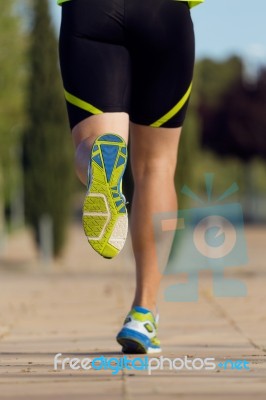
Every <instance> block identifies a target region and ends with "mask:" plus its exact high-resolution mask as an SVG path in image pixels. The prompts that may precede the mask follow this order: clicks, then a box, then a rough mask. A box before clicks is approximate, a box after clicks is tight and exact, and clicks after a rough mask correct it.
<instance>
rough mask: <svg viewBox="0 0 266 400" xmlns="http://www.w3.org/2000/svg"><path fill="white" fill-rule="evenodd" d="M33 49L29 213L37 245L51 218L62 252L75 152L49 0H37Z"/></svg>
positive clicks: (27, 165)
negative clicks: (41, 226) (41, 229)
mask: <svg viewBox="0 0 266 400" xmlns="http://www.w3.org/2000/svg"><path fill="white" fill-rule="evenodd" d="M32 5H33V16H32V17H33V21H32V31H31V44H30V51H29V82H28V96H29V97H28V106H27V115H28V126H27V130H26V132H25V136H24V158H23V160H24V169H25V205H26V217H27V220H28V222H29V223H30V225H31V226H32V228H33V230H34V233H35V238H36V241H37V244H39V242H40V232H39V223H40V220H41V219H42V217H43V216H46V215H48V216H49V217H50V218H51V221H52V226H53V239H54V242H53V251H54V255H55V256H57V255H59V254H60V252H61V250H62V248H63V244H64V240H65V233H66V228H67V224H68V221H69V216H70V210H71V192H72V189H73V179H72V177H73V176H72V172H71V171H72V150H71V141H70V135H69V134H68V131H69V128H68V126H67V123H66V112H65V105H64V100H63V90H62V87H61V80H60V77H59V71H58V56H57V40H56V37H55V32H54V28H53V26H52V23H51V18H50V14H49V6H48V2H47V0H42V1H40V0H33V3H32Z"/></svg>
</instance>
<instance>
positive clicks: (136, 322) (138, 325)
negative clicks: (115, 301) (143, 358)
mask: <svg viewBox="0 0 266 400" xmlns="http://www.w3.org/2000/svg"><path fill="white" fill-rule="evenodd" d="M158 322H159V314H157V316H156V317H154V315H153V313H152V312H151V311H149V310H147V309H146V308H144V307H138V306H136V307H133V308H132V310H131V311H130V312H129V313H128V315H127V317H126V319H125V321H124V325H123V327H122V329H121V330H120V331H119V333H118V334H117V336H116V340H117V342H118V343H119V344H121V346H122V352H123V353H126V354H146V353H148V354H151V353H160V352H161V346H160V340H159V339H158V338H157V329H158Z"/></svg>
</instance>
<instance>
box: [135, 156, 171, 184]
mask: <svg viewBox="0 0 266 400" xmlns="http://www.w3.org/2000/svg"><path fill="white" fill-rule="evenodd" d="M175 169H176V161H175V160H169V159H160V158H158V159H157V158H154V159H148V160H143V161H142V162H139V163H138V165H135V166H134V165H132V173H133V178H134V182H135V183H141V182H146V181H147V180H151V179H156V180H157V181H167V182H169V180H170V181H171V180H173V179H174V176H175Z"/></svg>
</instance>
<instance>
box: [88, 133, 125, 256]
mask: <svg viewBox="0 0 266 400" xmlns="http://www.w3.org/2000/svg"><path fill="white" fill-rule="evenodd" d="M126 163H127V146H126V143H125V141H124V140H123V139H122V138H121V137H120V136H118V135H114V134H107V135H102V136H100V137H98V138H97V139H96V141H95V142H94V144H93V147H92V152H91V163H90V184H89V188H88V191H87V194H86V197H85V200H84V204H83V217H82V223H83V229H84V232H85V235H86V236H87V239H88V241H89V243H90V245H91V246H92V248H93V249H94V250H95V251H96V252H97V253H99V254H100V255H101V256H103V257H105V258H113V257H115V256H116V255H117V254H118V253H119V252H120V251H121V250H122V248H123V246H124V244H125V241H126V237H127V231H128V217H127V210H126V206H125V199H124V197H123V195H122V192H121V182H122V177H123V174H124V171H125V167H126Z"/></svg>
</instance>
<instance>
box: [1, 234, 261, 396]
mask: <svg viewBox="0 0 266 400" xmlns="http://www.w3.org/2000/svg"><path fill="white" fill-rule="evenodd" d="M18 235H20V234H18ZM246 235H247V240H248V249H249V258H250V264H249V266H248V267H245V268H243V267H242V268H237V269H232V271H233V272H231V274H233V276H236V275H237V277H238V278H240V279H242V280H243V281H244V282H245V283H246V284H247V286H248V292H249V294H248V296H247V297H245V298H235V299H233V298H227V299H221V298H215V297H213V296H212V278H211V275H210V274H208V273H205V274H204V273H202V274H201V279H200V298H199V301H198V302H196V303H169V302H165V301H164V299H163V292H164V290H165V288H166V287H167V286H168V285H169V284H171V283H173V282H175V281H176V277H173V276H168V277H165V278H164V281H163V284H162V290H161V299H160V315H161V319H160V335H159V337H160V339H161V342H162V346H163V353H162V355H163V356H164V357H168V358H170V359H171V360H174V359H175V358H184V357H185V356H187V357H188V359H189V360H191V359H193V358H196V357H202V358H206V357H214V358H215V361H216V363H217V364H218V363H219V362H224V361H225V360H226V359H232V360H238V359H242V360H244V359H245V360H247V361H248V362H249V363H250V364H249V367H250V370H237V369H234V370H232V369H231V368H228V369H227V370H224V369H223V368H222V367H216V368H215V370H211V371H206V370H194V371H190V370H187V369H183V370H182V371H180V370H169V368H167V367H166V368H165V369H164V370H155V371H152V373H151V375H149V374H148V373H147V371H137V370H126V369H124V370H122V371H120V372H119V373H118V374H117V375H112V373H111V371H110V370H88V371H86V370H77V371H74V370H71V369H70V368H67V369H66V370H64V371H62V370H61V371H59V370H58V371H55V370H54V367H53V360H54V355H55V354H56V353H62V354H63V356H64V357H79V358H84V357H89V358H95V357H99V356H101V355H104V356H106V357H108V358H110V357H122V354H121V353H120V348H119V346H118V345H117V343H116V342H115V340H114V337H115V335H116V332H117V330H118V329H119V328H120V325H121V322H122V321H123V318H124V316H125V314H126V312H127V311H128V308H129V306H130V301H131V297H132V293H133V288H134V275H133V263H132V257H131V253H130V249H126V250H125V251H124V252H123V254H121V255H119V257H118V258H117V259H116V260H112V261H110V262H108V261H105V260H102V259H101V258H98V256H97V255H95V254H94V253H93V252H92V251H90V249H89V248H88V246H87V244H86V243H85V240H83V238H82V233H81V231H80V228H78V227H74V228H73V230H72V231H71V236H70V243H69V246H68V250H67V252H66V254H65V256H64V258H63V260H61V261H60V262H57V263H56V265H54V266H46V265H43V266H40V265H38V264H37V263H36V253H34V251H33V248H32V244H31V243H30V242H29V239H28V236H27V235H26V236H25V235H24V234H23V235H21V236H18V237H17V238H14V239H13V241H11V242H10V243H9V246H8V249H7V252H6V255H5V257H2V260H0V272H1V280H0V338H1V339H0V352H1V355H0V357H1V359H0V399H1V400H2V399H20V400H22V399H25V400H26V399H27V400H30V399H37V398H38V399H40V400H42V399H51V400H59V399H62V400H63V399H64V400H67V399H77V400H80V399H95V398H97V399H98V398H99V399H117V400H118V399H124V400H131V399H132V400H133V399H136V398H138V399H145V400H150V399H153V400H156V399H166V400H167V399H196V400H201V399H202V400H203V399H204V400H206V399H212V400H218V399H234V400H238V399H241V400H243V399H249V400H250V399H251V396H253V397H254V398H256V400H257V399H265V398H266V312H265V304H266V290H265V287H266V270H265V259H266V257H265V255H266V252H265V239H266V233H265V229H262V228H249V229H247V231H246ZM18 239H19V240H18ZM130 358H131V359H133V358H134V357H132V356H131V357H130ZM198 365H199V364H198Z"/></svg>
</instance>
